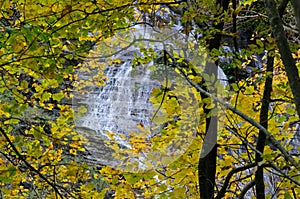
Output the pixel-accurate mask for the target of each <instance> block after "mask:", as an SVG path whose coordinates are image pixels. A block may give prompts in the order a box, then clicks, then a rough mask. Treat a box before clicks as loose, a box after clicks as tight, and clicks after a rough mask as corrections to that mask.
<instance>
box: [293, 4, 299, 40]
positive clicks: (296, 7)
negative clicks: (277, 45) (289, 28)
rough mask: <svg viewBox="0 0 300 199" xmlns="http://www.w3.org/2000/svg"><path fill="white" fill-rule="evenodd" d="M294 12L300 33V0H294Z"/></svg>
mask: <svg viewBox="0 0 300 199" xmlns="http://www.w3.org/2000/svg"><path fill="white" fill-rule="evenodd" d="M292 3H293V7H294V12H295V19H296V23H297V27H298V32H299V35H300V1H299V0H292Z"/></svg>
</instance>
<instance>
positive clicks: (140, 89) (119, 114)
mask: <svg viewBox="0 0 300 199" xmlns="http://www.w3.org/2000/svg"><path fill="white" fill-rule="evenodd" d="M116 36H118V35H116ZM127 40H128V41H127ZM109 41H110V43H109V44H102V45H101V44H100V46H99V47H98V50H99V51H98V52H96V53H95V54H97V53H98V57H99V54H100V58H97V59H96V58H95V59H96V60H98V61H96V62H98V63H96V64H95V65H102V66H103V65H105V67H103V68H101V67H98V68H97V67H94V68H93V67H92V66H91V67H90V68H91V69H89V64H87V65H86V67H87V68H88V69H87V70H85V68H84V67H83V68H82V69H83V72H81V73H80V72H79V73H78V74H79V82H80V81H81V80H84V81H86V80H87V79H92V77H93V76H94V75H95V74H98V72H97V70H98V71H104V74H103V75H104V76H106V77H107V79H105V81H104V86H101V87H98V86H96V85H90V86H89V87H90V88H88V89H87V90H90V92H88V93H87V94H86V95H84V96H82V97H80V98H79V99H80V100H76V99H75V100H74V101H75V103H74V104H76V106H81V105H83V106H85V107H86V109H87V112H86V114H85V115H84V116H81V117H79V118H77V119H76V127H79V128H82V127H83V128H85V129H88V130H87V131H92V133H89V134H88V135H87V136H88V139H89V141H90V144H91V146H88V147H89V148H88V151H89V152H90V154H92V155H93V156H94V157H95V156H96V159H97V161H98V162H99V159H101V161H100V162H101V163H104V164H106V165H110V166H113V167H118V168H120V169H129V170H130V171H133V172H137V171H138V170H139V169H143V170H148V169H153V168H156V167H157V166H158V165H157V163H159V162H160V163H162V162H164V163H165V164H168V163H171V162H172V160H175V159H177V158H178V157H179V156H180V155H182V154H183V153H184V152H185V151H186V149H187V148H188V146H189V145H190V143H191V142H192V140H193V139H194V136H195V135H196V134H197V132H198V131H199V128H198V126H199V121H200V118H201V111H200V105H199V99H200V98H201V97H200V94H199V92H197V91H196V89H195V88H194V87H193V86H191V85H190V84H189V83H188V82H187V80H186V79H185V78H184V77H183V76H182V75H181V73H180V72H178V71H177V72H176V70H174V69H175V68H174V65H172V64H170V63H172V62H170V63H169V64H166V62H168V61H169V60H168V59H167V58H166V53H163V52H168V53H170V54H169V55H170V56H173V55H175V56H177V57H178V56H179V55H180V56H181V57H183V58H184V60H186V61H187V62H188V64H190V65H191V66H193V70H194V71H195V72H197V73H199V74H200V73H202V72H203V71H204V67H205V63H206V61H207V60H209V58H208V57H207V54H206V53H205V50H203V49H200V48H196V49H194V50H193V52H191V51H189V50H188V49H190V48H193V47H194V46H193V41H189V40H188V39H187V38H186V36H184V35H182V34H181V33H180V31H179V30H177V29H176V30H169V31H168V30H164V31H163V32H162V31H160V32H159V31H157V30H153V29H147V28H146V29H145V28H144V27H142V28H140V29H137V30H136V31H134V32H133V34H132V32H126V33H123V34H122V33H120V35H119V38H116V39H110V40H109ZM133 41H135V42H133ZM126 42H127V45H125V46H124V45H122V46H121V44H120V43H126ZM188 45H191V46H192V47H191V46H188ZM145 49H146V50H145ZM147 49H151V50H150V51H147ZM106 51H107V52H106ZM151 52H152V53H153V54H151ZM103 53H104V55H103ZM105 53H106V54H105ZM149 53H150V57H151V58H152V60H147V61H144V60H143V56H144V58H146V59H147V58H149ZM136 58H137V59H136ZM178 58H179V57H178ZM135 59H136V60H135ZM137 60H139V64H133V63H135V61H137ZM109 63H110V64H109ZM112 63H114V64H112ZM178 63H180V62H178ZM133 65H135V66H134V67H133ZM211 67H216V66H211ZM185 70H187V69H185ZM87 71H88V72H87ZM218 71H219V72H218V78H219V79H222V81H221V82H222V83H224V82H226V76H225V74H224V73H223V71H222V70H221V69H220V68H219V70H218ZM224 84H225V83H224ZM75 110H76V108H75ZM202 119H205V118H202ZM164 128H165V129H169V131H166V130H164ZM84 133H85V132H84ZM167 134H168V135H167ZM99 136H100V139H99ZM141 138H142V139H141ZM162 140H163V142H162ZM106 141H108V142H109V143H108V142H106ZM136 143H137V144H136ZM139 143H141V146H142V148H139V147H140V145H139ZM106 144H108V145H109V146H108V147H111V146H113V147H114V148H113V150H114V151H108V150H107V149H106V148H107V147H106V146H105V145H106ZM212 144H213V143H212ZM115 145H118V146H119V147H121V150H120V148H115ZM105 147H106V148H105ZM131 149H132V151H133V152H132V151H130V150H131ZM134 150H135V151H134ZM103 151H104V152H103ZM114 152H116V153H117V152H118V154H117V155H116V156H115V157H116V159H110V158H111V157H112V156H113V155H112V154H113V153H114ZM121 156H122V157H121ZM94 157H93V158H94ZM136 163H137V164H136Z"/></svg>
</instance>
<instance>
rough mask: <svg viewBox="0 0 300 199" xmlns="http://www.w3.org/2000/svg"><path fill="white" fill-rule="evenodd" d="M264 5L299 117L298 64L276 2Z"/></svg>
mask: <svg viewBox="0 0 300 199" xmlns="http://www.w3.org/2000/svg"><path fill="white" fill-rule="evenodd" d="M295 1H298V0H295ZM264 3H265V9H266V11H267V15H268V17H269V21H270V24H271V27H272V33H273V35H274V37H275V40H276V43H277V46H278V48H279V53H280V55H281V59H282V62H283V65H284V67H285V71H286V74H287V77H288V81H289V84H290V87H291V90H292V93H293V96H294V102H295V105H296V110H297V113H298V115H299V116H300V78H299V73H298V69H297V67H296V62H295V60H294V59H293V57H292V53H291V50H290V47H289V44H288V41H287V38H286V35H285V31H284V28H283V24H282V20H281V18H280V15H279V13H278V10H277V8H276V2H275V1H274V0H264Z"/></svg>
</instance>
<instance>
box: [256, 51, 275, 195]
mask: <svg viewBox="0 0 300 199" xmlns="http://www.w3.org/2000/svg"><path fill="white" fill-rule="evenodd" d="M273 65H274V57H270V56H268V61H267V70H266V74H267V78H266V82H265V89H264V93H263V99H262V105H261V109H260V124H261V125H262V126H263V127H264V128H265V129H268V112H269V103H270V98H271V92H272V80H273ZM269 73H270V74H269ZM271 74H272V75H271ZM265 144H266V134H265V133H264V132H262V131H261V130H260V131H259V134H258V140H257V145H256V149H257V150H258V151H260V152H261V153H263V152H264V147H265ZM262 160H263V159H262V157H261V156H260V155H259V154H257V153H256V156H255V162H256V164H259V162H261V161H262ZM255 186H256V197H257V198H258V199H264V198H265V185H264V171H263V168H262V167H260V166H258V168H257V171H256V173H255Z"/></svg>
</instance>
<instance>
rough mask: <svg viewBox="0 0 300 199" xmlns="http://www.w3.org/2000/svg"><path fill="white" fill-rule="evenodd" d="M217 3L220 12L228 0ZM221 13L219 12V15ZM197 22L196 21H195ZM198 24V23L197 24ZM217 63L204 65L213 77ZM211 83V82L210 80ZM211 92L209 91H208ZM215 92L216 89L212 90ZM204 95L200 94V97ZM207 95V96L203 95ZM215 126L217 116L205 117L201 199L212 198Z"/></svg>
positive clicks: (212, 44)
mask: <svg viewBox="0 0 300 199" xmlns="http://www.w3.org/2000/svg"><path fill="white" fill-rule="evenodd" d="M216 4H217V5H220V6H221V8H222V12H224V11H226V10H227V9H228V6H229V0H217V2H216ZM220 14H221V13H219V15H220ZM196 24H197V22H196ZM198 25H199V24H198ZM223 27H224V23H223V22H220V23H218V24H216V25H215V26H214V28H216V29H218V30H219V31H220V32H219V33H217V34H216V35H215V36H214V38H213V39H211V40H210V41H209V42H208V45H209V47H208V48H209V50H210V51H211V50H212V49H218V48H219V47H220V44H221V34H220V33H221V31H222V30H223ZM216 65H218V63H215V64H212V65H211V66H210V64H208V66H207V67H206V72H207V73H208V74H209V75H212V74H214V75H215V77H217V76H218V67H217V66H216ZM211 83H212V84H213V82H211ZM209 92H211V91H209ZM213 92H216V91H213ZM203 97H204V96H203V95H202V98H203ZM205 97H207V96H205ZM210 111H211V110H209V109H206V108H204V112H205V114H209V112H210ZM217 126H218V118H217V116H211V117H209V118H207V119H206V135H205V139H204V143H203V146H202V150H201V154H200V159H199V164H198V179H199V188H200V198H201V199H211V198H214V189H215V178H216V176H215V175H216V166H217V165H216V163H217V162H216V159H217V130H218V129H217Z"/></svg>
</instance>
